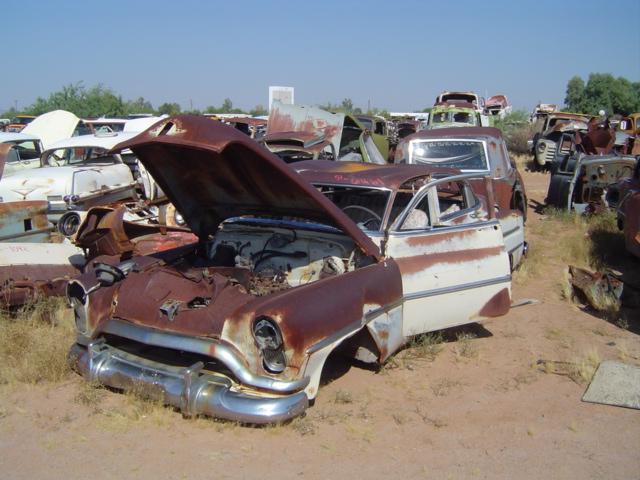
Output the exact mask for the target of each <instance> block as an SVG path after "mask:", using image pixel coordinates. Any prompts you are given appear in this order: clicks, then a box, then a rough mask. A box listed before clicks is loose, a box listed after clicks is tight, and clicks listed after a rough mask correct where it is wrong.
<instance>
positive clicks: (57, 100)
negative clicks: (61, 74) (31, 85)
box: [28, 82, 126, 118]
mask: <svg viewBox="0 0 640 480" xmlns="http://www.w3.org/2000/svg"><path fill="white" fill-rule="evenodd" d="M52 110H68V111H70V112H72V113H75V114H76V115H77V116H79V117H82V118H87V117H99V116H118V115H124V114H125V113H126V109H125V104H124V102H123V101H122V97H120V96H119V95H116V94H115V93H114V92H113V91H112V90H111V89H109V88H106V87H105V86H103V85H102V84H98V85H96V86H94V87H91V88H89V89H87V88H85V86H84V85H83V84H82V82H77V83H71V84H69V85H65V86H64V87H62V89H61V90H59V91H57V92H53V93H51V94H49V96H48V97H47V98H43V97H38V98H37V99H36V101H35V102H34V103H33V105H31V106H30V107H29V108H28V111H29V113H31V114H32V115H41V114H43V113H46V112H50V111H52Z"/></svg>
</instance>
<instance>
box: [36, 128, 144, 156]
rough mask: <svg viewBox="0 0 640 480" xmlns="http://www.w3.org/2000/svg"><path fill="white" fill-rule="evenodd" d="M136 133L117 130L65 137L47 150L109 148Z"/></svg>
mask: <svg viewBox="0 0 640 480" xmlns="http://www.w3.org/2000/svg"><path fill="white" fill-rule="evenodd" d="M136 135H137V132H117V133H115V132H114V133H108V134H104V133H97V134H92V135H79V136H77V137H71V138H66V139H64V140H60V141H59V142H56V143H54V144H53V145H51V146H50V147H49V148H48V149H47V151H51V150H59V149H61V148H75V147H93V148H95V147H98V148H104V149H106V150H111V149H112V148H113V147H115V146H116V145H117V144H118V143H121V142H124V141H125V140H129V139H131V138H133V137H135V136H136Z"/></svg>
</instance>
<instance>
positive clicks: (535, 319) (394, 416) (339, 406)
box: [0, 172, 640, 479]
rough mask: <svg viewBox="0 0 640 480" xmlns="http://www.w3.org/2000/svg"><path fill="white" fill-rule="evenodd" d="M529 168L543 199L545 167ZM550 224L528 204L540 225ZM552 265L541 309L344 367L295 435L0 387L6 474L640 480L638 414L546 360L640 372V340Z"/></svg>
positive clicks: (294, 428) (534, 282) (525, 294)
mask: <svg viewBox="0 0 640 480" xmlns="http://www.w3.org/2000/svg"><path fill="white" fill-rule="evenodd" d="M524 175H525V182H526V186H527V191H528V194H529V197H530V200H531V203H532V204H534V205H535V204H536V202H542V201H543V198H544V196H545V193H546V188H547V182H548V179H549V176H548V174H542V173H528V172H527V173H525V174H524ZM539 221H540V214H539V213H536V212H535V211H534V210H533V209H532V210H531V211H530V219H529V223H528V229H529V230H530V231H531V230H535V228H533V226H534V225H535V223H536V222H539ZM553 235H554V234H553V232H543V233H540V231H539V230H538V233H535V234H532V233H531V232H530V233H529V234H528V240H529V242H530V244H531V245H532V248H536V242H542V240H543V239H542V237H543V236H546V237H549V236H550V237H553ZM539 254H540V253H539ZM542 255H544V252H543V253H542ZM628 262H629V265H630V266H631V267H630V268H640V262H638V260H635V259H633V258H631V257H629V258H628ZM633 262H636V263H635V266H634V265H633ZM541 268H542V271H538V272H537V274H536V275H531V276H530V277H526V278H525V280H524V281H520V282H516V283H515V284H514V288H513V297H514V300H516V301H517V300H519V299H526V298H534V299H537V300H539V301H540V303H539V304H536V305H528V306H523V307H518V308H514V309H512V310H511V312H510V313H509V314H508V315H507V316H505V317H502V318H497V319H493V320H491V321H488V322H486V323H484V324H483V326H472V327H470V328H466V329H464V330H462V331H458V332H453V334H452V333H449V334H448V335H447V336H446V338H447V341H445V343H444V344H443V345H442V350H441V351H440V352H437V351H433V352H431V353H432V355H425V356H419V355H415V356H414V355H409V354H408V353H409V352H407V351H405V352H403V353H401V354H399V355H398V356H397V357H396V358H395V359H394V360H393V361H391V362H390V363H389V364H388V365H387V367H385V368H384V369H382V370H381V371H380V372H376V371H372V370H368V369H364V368H361V367H360V366H356V365H353V364H347V363H345V362H344V361H343V360H341V359H334V360H333V361H332V365H331V368H330V372H331V375H330V376H329V377H328V378H327V384H326V385H324V386H323V387H322V388H321V390H320V394H319V396H318V398H317V400H316V402H315V405H314V406H312V407H311V408H310V409H309V410H308V413H307V415H306V417H304V418H302V419H299V420H295V421H294V422H292V423H290V424H288V425H284V426H277V427H269V428H248V427H242V426H238V425H235V424H232V423H221V422H214V421H211V420H206V419H197V420H187V419H183V418H182V417H181V415H180V414H179V413H177V412H174V411H172V410H169V409H167V408H162V407H158V406H157V405H152V404H148V403H146V404H145V403H144V402H141V401H140V400H137V399H132V398H131V397H130V396H126V395H123V394H119V393H115V392H110V391H105V390H96V389H88V388H86V386H84V384H83V382H82V381H81V380H80V379H79V378H78V377H77V376H75V375H69V377H68V379H67V380H66V381H64V382H62V383H57V384H47V385H36V386H25V385H13V386H4V387H0V477H2V478H7V479H8V478H11V479H18V478H24V479H31V478H39V479H43V478H45V479H46V478H83V479H84V478H88V477H92V478H100V479H102V478H117V479H125V478H126V479H136V478H141V479H146V478H170V479H183V478H185V479H191V478H193V479H200V478H202V479H205V478H207V479H208V478H251V479H252V478H279V479H288V478H312V479H315V478H318V479H320V478H322V479H325V478H383V477H384V478H429V479H431V478H433V479H435V478H438V479H440V478H446V479H467V478H468V479H482V478H491V479H494V478H508V479H513V478H518V479H521V478H535V479H539V478H553V479H564V478H581V479H601V478H607V479H632V478H636V479H637V478H640V412H639V411H637V410H630V409H624V408H617V407H611V406H603V405H595V404H588V403H583V402H581V400H580V399H581V397H582V394H583V393H584V390H585V388H586V384H585V383H584V382H583V383H580V379H579V378H575V375H573V379H572V378H571V376H567V375H559V374H554V373H550V371H549V370H547V371H544V369H543V368H540V367H539V366H536V362H537V361H538V360H541V359H543V360H554V361H567V362H572V363H576V364H578V365H586V366H588V364H589V362H590V361H591V362H593V360H594V359H598V358H599V359H601V360H605V359H614V360H623V361H625V362H628V363H634V364H640V337H639V336H638V334H637V333H632V332H631V331H628V330H624V329H622V328H619V327H618V326H616V325H614V324H613V323H608V322H606V321H605V320H603V319H600V318H598V317H596V316H594V315H592V314H589V313H587V312H585V311H583V310H582V309H581V308H579V306H577V305H574V304H571V303H570V302H568V301H566V300H563V299H562V297H561V294H560V291H561V283H562V269H563V268H564V265H561V264H560V263H551V264H548V263H545V264H544V265H543V266H542V267H541ZM456 333H457V336H456V335H455V334H456ZM461 333H462V334H461ZM474 336H475V338H472V337H474ZM585 368H586V367H585ZM559 373H562V372H559Z"/></svg>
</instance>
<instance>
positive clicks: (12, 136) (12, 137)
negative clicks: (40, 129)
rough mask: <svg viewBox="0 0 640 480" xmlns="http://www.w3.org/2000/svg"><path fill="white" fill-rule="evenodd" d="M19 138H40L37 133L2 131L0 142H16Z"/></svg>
mask: <svg viewBox="0 0 640 480" xmlns="http://www.w3.org/2000/svg"><path fill="white" fill-rule="evenodd" d="M19 140H40V139H39V138H38V137H36V136H35V135H29V134H28V133H22V132H0V143H5V142H15V141H19Z"/></svg>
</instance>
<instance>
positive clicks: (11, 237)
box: [0, 227, 55, 242]
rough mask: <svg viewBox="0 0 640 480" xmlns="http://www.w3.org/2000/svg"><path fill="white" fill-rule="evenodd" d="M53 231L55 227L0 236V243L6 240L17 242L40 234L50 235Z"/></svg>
mask: <svg viewBox="0 0 640 480" xmlns="http://www.w3.org/2000/svg"><path fill="white" fill-rule="evenodd" d="M54 230H55V227H45V228H38V229H36V230H27V231H26V232H16V233H10V234H8V235H3V236H1V237H0V242H5V241H7V240H18V239H20V238H23V237H30V236H33V235H39V234H41V233H50V232H53V231H54Z"/></svg>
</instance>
